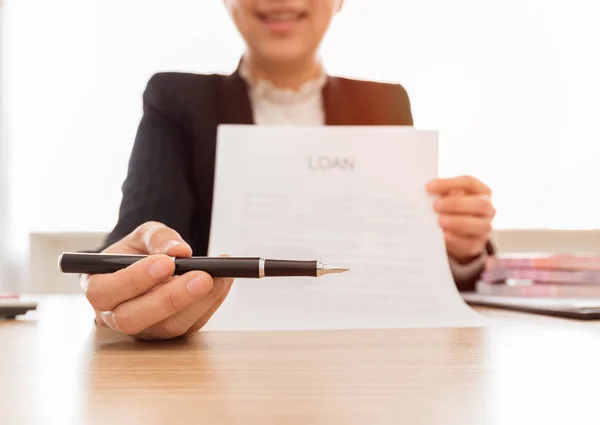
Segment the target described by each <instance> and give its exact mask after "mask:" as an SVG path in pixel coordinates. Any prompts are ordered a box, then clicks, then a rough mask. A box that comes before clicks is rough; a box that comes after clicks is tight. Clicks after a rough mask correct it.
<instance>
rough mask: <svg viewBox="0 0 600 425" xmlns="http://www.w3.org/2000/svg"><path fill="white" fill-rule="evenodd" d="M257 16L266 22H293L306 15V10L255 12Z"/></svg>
mask: <svg viewBox="0 0 600 425" xmlns="http://www.w3.org/2000/svg"><path fill="white" fill-rule="evenodd" d="M257 16H258V17H259V18H260V19H261V20H262V21H264V22H266V23H280V22H294V21H299V20H301V19H304V18H306V17H307V16H308V14H307V13H306V12H295V11H289V12H257Z"/></svg>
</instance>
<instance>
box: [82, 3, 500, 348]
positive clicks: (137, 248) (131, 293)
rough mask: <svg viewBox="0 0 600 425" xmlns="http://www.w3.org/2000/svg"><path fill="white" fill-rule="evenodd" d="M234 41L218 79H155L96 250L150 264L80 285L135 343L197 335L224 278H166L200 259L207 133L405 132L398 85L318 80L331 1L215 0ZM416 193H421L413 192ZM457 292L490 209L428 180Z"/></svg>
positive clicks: (471, 278)
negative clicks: (287, 128)
mask: <svg viewBox="0 0 600 425" xmlns="http://www.w3.org/2000/svg"><path fill="white" fill-rule="evenodd" d="M225 5H226V6H227V8H228V10H229V12H230V14H231V16H232V19H233V21H234V23H235V25H236V27H237V29H238V30H239V32H240V33H241V35H242V37H243V38H244V40H245V42H246V46H247V49H246V52H245V54H244V56H243V58H242V60H241V62H240V66H239V68H238V69H237V70H236V71H235V72H234V73H233V74H232V75H228V76H222V75H193V74H179V73H165V74H158V75H155V76H154V77H153V78H152V79H151V80H150V82H149V83H148V87H147V89H146V91H145V93H144V115H143V118H142V120H141V123H140V126H139V129H138V134H137V137H136V140H135V143H134V148H133V151H132V155H131V160H130V164H129V172H128V176H127V179H126V181H125V183H124V185H123V201H122V205H121V208H120V215H119V220H118V223H117V225H116V227H115V229H114V230H113V231H112V232H111V234H110V235H109V236H108V239H107V244H106V245H107V248H106V249H104V252H110V253H142V254H156V255H151V256H149V257H148V258H147V259H145V260H143V261H140V262H138V263H136V264H135V265H133V266H131V267H129V268H128V269H126V270H122V271H120V272H117V273H114V274H107V275H95V276H84V277H83V279H82V286H83V288H84V292H85V293H86V296H87V298H88V300H89V301H90V303H91V305H92V306H93V307H94V309H95V310H96V312H97V319H96V320H97V322H98V323H99V324H103V325H107V326H110V327H111V328H113V329H115V330H117V331H120V332H123V333H126V334H128V335H133V336H135V337H137V338H141V339H165V338H172V337H176V336H181V335H185V334H189V333H192V332H195V331H197V330H199V329H200V328H201V327H202V326H204V324H205V323H207V321H208V320H209V319H210V317H211V316H212V315H213V313H214V312H215V311H216V309H217V308H218V307H219V306H220V305H221V303H222V302H223V300H224V298H225V297H226V296H227V294H228V292H229V289H230V287H231V285H232V281H231V280H227V279H212V278H211V277H210V276H208V275H207V274H205V273H201V272H195V273H188V274H186V275H184V276H180V277H176V278H173V277H171V275H172V273H173V270H174V265H173V262H172V261H171V260H170V258H169V256H190V255H192V252H193V253H194V255H206V252H207V245H208V233H209V228H210V216H211V208H212V205H211V200H212V191H213V173H214V165H215V164H214V156H215V145H216V128H217V125H218V124H225V123H228V124H259V125H268V124H294V125H412V124H413V119H412V114H411V108H410V102H409V99H408V96H407V94H406V91H405V90H404V89H403V88H402V87H401V86H399V85H392V84H383V83H374V82H365V81H356V80H351V79H343V78H333V77H330V76H327V75H325V73H324V72H323V69H322V67H321V64H320V62H319V57H318V48H319V45H320V43H321V40H322V39H323V36H324V35H325V33H326V31H327V29H328V28H329V26H330V24H331V21H332V19H333V17H334V16H335V14H336V13H338V12H339V10H340V9H341V6H342V0H225ZM424 190H425V189H424ZM427 190H429V191H430V192H431V193H432V194H436V195H438V196H439V200H438V201H437V202H436V204H435V208H436V211H437V212H438V213H439V215H440V225H441V227H442V228H443V230H444V234H445V239H446V245H447V249H448V255H449V258H450V261H451V264H452V271H453V275H454V277H455V280H456V283H457V285H458V287H459V288H461V289H466V288H469V287H472V285H473V283H474V282H475V281H476V280H477V279H478V277H479V274H480V273H481V270H482V267H483V264H484V261H485V256H486V254H489V253H491V250H492V249H491V245H490V244H489V242H488V238H489V233H490V229H491V222H492V219H493V217H494V214H495V210H494V208H493V206H492V204H491V203H490V198H489V197H490V194H491V193H490V190H489V189H488V188H487V187H486V186H485V185H484V184H482V183H481V182H479V181H478V180H476V179H474V178H471V177H464V176H463V177H458V178H455V179H443V180H436V181H434V182H431V184H430V185H429V187H428V188H427Z"/></svg>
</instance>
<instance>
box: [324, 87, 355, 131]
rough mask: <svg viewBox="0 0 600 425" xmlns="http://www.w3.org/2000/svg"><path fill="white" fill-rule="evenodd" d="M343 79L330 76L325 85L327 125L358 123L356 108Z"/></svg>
mask: <svg viewBox="0 0 600 425" xmlns="http://www.w3.org/2000/svg"><path fill="white" fill-rule="evenodd" d="M352 106H353V105H352V102H351V99H350V98H349V96H348V93H346V91H345V90H344V87H343V86H342V81H341V80H340V79H339V78H336V77H328V78H327V82H326V83H325V87H323V107H324V109H325V124H326V125H353V124H356V123H357V117H356V116H355V115H356V114H355V112H354V109H353V107H352Z"/></svg>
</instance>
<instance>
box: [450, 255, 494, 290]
mask: <svg viewBox="0 0 600 425" xmlns="http://www.w3.org/2000/svg"><path fill="white" fill-rule="evenodd" d="M487 258H488V254H487V252H486V251H484V252H483V253H482V254H481V255H480V256H479V257H477V258H476V259H474V260H473V261H471V262H470V263H466V264H461V263H459V262H457V261H456V260H455V259H453V258H452V257H448V260H449V261H450V269H451V270H452V277H454V281H455V282H456V284H457V285H458V286H462V285H464V284H466V283H469V282H474V281H477V280H479V278H480V276H481V273H482V272H483V270H484V268H485V264H486V261H487Z"/></svg>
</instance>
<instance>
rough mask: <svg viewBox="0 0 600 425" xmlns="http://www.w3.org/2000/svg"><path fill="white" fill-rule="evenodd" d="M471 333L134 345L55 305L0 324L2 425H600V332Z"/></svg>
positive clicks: (69, 306)
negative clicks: (599, 407) (599, 409)
mask: <svg viewBox="0 0 600 425" xmlns="http://www.w3.org/2000/svg"><path fill="white" fill-rule="evenodd" d="M481 311H482V312H484V313H485V314H486V315H487V316H489V317H490V318H491V325H490V326H488V327H486V328H481V329H479V328H474V329H425V330H387V331H331V332H330V331H327V332H252V333H250V332H249V333H243V332H240V333H238V332H231V333H209V332H202V331H201V332H199V333H198V334H197V335H195V336H193V337H192V338H189V339H185V340H177V341H169V342H158V343H157V342H152V343H150V342H147V343H143V342H136V341H133V340H131V339H129V338H127V337H123V336H120V335H117V334H115V333H114V332H112V331H110V330H107V329H104V328H96V327H95V325H94V324H93V316H92V314H91V312H90V310H89V308H88V307H87V305H86V303H85V301H84V300H83V299H81V298H79V297H70V296H57V297H51V298H49V299H47V300H45V301H43V302H42V303H41V306H40V308H39V311H37V312H36V313H35V314H32V315H31V316H28V317H26V318H24V319H21V320H18V321H4V322H0V409H1V410H0V412H1V414H0V423H1V424H7V425H22V424H36V425H37V424H60V425H71V424H73V425H75V424H77V425H92V424H94V425H95V424H98V425H99V424H102V425H107V424H114V425H120V424H127V425H129V424H144V425H154V424H161V425H162V424H203V425H204V424H260V425H269V424H285V425H296V424H328V425H337V424H340V425H341V424H344V425H354V424H360V425H365V424H411V425H425V424H427V425H429V424H431V425H433V424H435V425H440V424H457V425H459V424H460V425H470V424H477V425H482V424H511V425H513V424H521V423H523V424H537V423H545V424H548V423H576V421H577V420H579V419H581V420H582V422H584V423H595V422H596V421H597V420H598V417H597V416H598V414H597V409H596V404H597V401H596V400H597V393H598V391H597V384H596V383H597V382H600V361H599V359H600V357H599V355H600V325H599V324H598V323H596V322H578V321H573V320H566V319H555V318H548V317H543V316H532V315H526V314H520V313H514V312H503V311H500V310H489V309H481Z"/></svg>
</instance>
